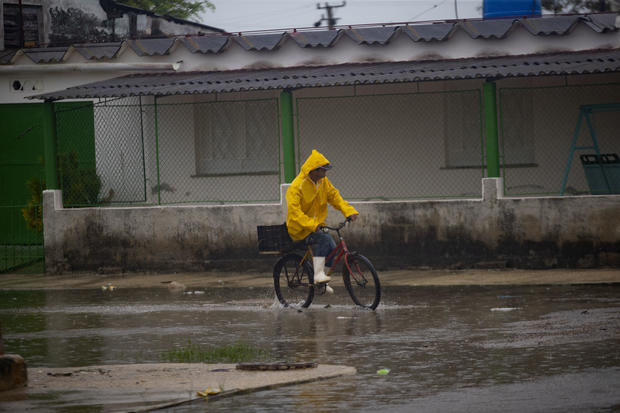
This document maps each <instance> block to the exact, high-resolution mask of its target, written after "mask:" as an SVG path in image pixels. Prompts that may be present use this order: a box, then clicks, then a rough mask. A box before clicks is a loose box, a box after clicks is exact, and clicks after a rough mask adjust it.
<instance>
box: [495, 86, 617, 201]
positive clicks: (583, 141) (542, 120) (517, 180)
mask: <svg viewBox="0 0 620 413" xmlns="http://www.w3.org/2000/svg"><path fill="white" fill-rule="evenodd" d="M614 103H615V104H618V105H616V106H617V107H616V109H615V110H614V108H613V106H614V105H610V106H609V107H608V109H609V110H606V111H602V112H596V111H594V112H593V113H591V115H590V120H591V126H592V128H590V127H589V126H588V124H587V122H586V121H582V122H581V127H580V128H579V130H578V131H577V133H576V132H575V131H576V128H577V123H578V119H579V116H580V107H581V106H582V105H592V104H596V105H600V104H614ZM499 111H500V133H501V142H500V148H501V166H502V176H503V177H504V185H505V193H506V195H511V196H528V195H560V194H566V195H589V194H590V193H591V192H592V188H590V187H589V185H588V181H587V176H586V170H585V168H584V167H583V165H582V163H581V160H580V155H583V154H595V153H596V152H595V148H594V146H595V145H594V143H595V142H596V143H597V144H598V145H597V146H598V149H599V151H600V153H603V154H607V153H616V154H618V153H620V136H619V131H620V84H617V83H616V84H599V85H596V84H593V85H574V86H568V85H567V86H561V87H531V88H503V89H499ZM575 137H576V138H577V139H576V141H575V143H576V145H574V146H575V147H577V148H578V149H576V150H574V151H571V146H572V143H573V141H574V138H575ZM579 148H582V149H579ZM569 162H570V164H569ZM569 165H570V168H569ZM618 168H620V165H618ZM619 185H620V183H619Z"/></svg>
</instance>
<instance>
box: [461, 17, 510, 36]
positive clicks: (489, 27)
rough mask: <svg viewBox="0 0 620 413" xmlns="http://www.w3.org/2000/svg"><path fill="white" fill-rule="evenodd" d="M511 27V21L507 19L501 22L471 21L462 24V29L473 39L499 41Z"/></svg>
mask: <svg viewBox="0 0 620 413" xmlns="http://www.w3.org/2000/svg"><path fill="white" fill-rule="evenodd" d="M512 27H513V21H512V20H509V19H501V20H472V21H466V22H463V29H465V31H466V32H467V34H469V35H470V36H471V37H472V38H473V39H478V38H480V37H481V38H483V39H490V38H495V39H501V38H503V37H505V36H506V34H508V32H509V31H510V29H512Z"/></svg>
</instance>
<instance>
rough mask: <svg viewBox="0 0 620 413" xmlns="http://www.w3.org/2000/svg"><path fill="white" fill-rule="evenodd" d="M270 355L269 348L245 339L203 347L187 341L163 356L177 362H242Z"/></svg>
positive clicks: (265, 357)
mask: <svg viewBox="0 0 620 413" xmlns="http://www.w3.org/2000/svg"><path fill="white" fill-rule="evenodd" d="M269 357H270V352H269V350H266V349H263V348H259V347H254V346H252V345H250V344H248V343H245V342H243V341H238V342H236V343H233V344H228V345H225V346H220V347H214V348H202V347H201V346H199V345H198V344H195V343H192V342H191V340H188V341H187V345H186V346H184V347H180V348H173V349H171V350H167V351H165V352H164V353H163V354H162V358H163V359H164V360H165V361H168V362H175V363H241V362H248V361H264V360H267V359H268V358H269Z"/></svg>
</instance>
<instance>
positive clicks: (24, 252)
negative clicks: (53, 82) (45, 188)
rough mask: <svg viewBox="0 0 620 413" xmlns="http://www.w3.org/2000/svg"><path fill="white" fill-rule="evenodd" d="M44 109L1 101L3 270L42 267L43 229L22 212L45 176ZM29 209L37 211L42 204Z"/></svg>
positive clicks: (0, 253) (0, 242)
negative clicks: (32, 225)
mask: <svg viewBox="0 0 620 413" xmlns="http://www.w3.org/2000/svg"><path fill="white" fill-rule="evenodd" d="M41 109H42V105H40V104H15V105H0V124H2V129H3V130H2V133H1V134H0V188H2V189H1V190H0V272H7V271H14V270H22V271H24V270H27V269H30V270H33V271H37V272H39V271H42V270H43V265H42V263H43V236H42V233H41V232H39V231H37V230H34V229H30V228H29V227H28V225H27V224H26V220H25V219H24V212H23V210H25V209H28V203H29V201H31V200H32V198H33V192H32V191H33V190H34V191H35V192H36V191H37V189H36V188H34V187H33V185H34V186H36V185H37V182H42V178H43V130H42V127H41V125H42V123H41V116H42V110H41ZM35 196H36V195H35ZM39 196H40V193H39ZM30 212H31V213H34V214H35V215H37V214H39V213H40V208H39V207H36V206H35V207H33V208H30ZM34 268H36V269H34Z"/></svg>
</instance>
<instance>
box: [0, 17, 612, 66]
mask: <svg viewBox="0 0 620 413" xmlns="http://www.w3.org/2000/svg"><path fill="white" fill-rule="evenodd" d="M617 16H618V14H617V13H604V14H591V15H571V16H544V17H535V18H528V17H520V18H508V19H487V20H476V19H474V20H460V21H451V22H438V23H431V24H429V23H421V24H405V25H403V24H394V25H386V26H379V27H348V28H346V29H337V30H325V29H318V30H306V31H294V32H280V33H269V34H245V35H244V34H239V35H233V34H208V35H195V36H185V37H181V38H180V40H181V41H179V42H178V44H181V45H183V46H185V47H186V48H187V49H188V50H189V51H191V52H193V53H196V52H200V53H205V54H206V53H220V52H222V51H224V50H225V49H227V48H228V47H229V46H230V44H231V42H232V41H233V40H234V41H235V42H236V43H238V44H239V45H240V46H241V47H243V48H244V49H245V50H247V51H272V50H275V49H277V48H278V47H280V45H281V44H282V43H284V42H285V41H286V40H287V39H289V38H290V39H293V40H294V41H295V43H296V44H297V45H298V46H299V47H303V48H312V47H333V46H335V45H336V44H337V43H338V42H339V41H340V39H341V38H342V35H343V34H344V33H346V34H347V36H348V37H350V38H351V39H353V40H354V41H355V42H357V43H358V44H360V45H387V44H389V43H390V42H391V41H393V40H394V39H395V38H396V37H398V36H402V33H404V34H406V35H407V36H408V37H409V38H410V39H411V40H413V41H415V42H432V41H447V40H449V39H450V38H451V37H452V36H453V35H454V33H455V32H457V31H458V30H463V31H465V32H466V33H467V34H468V35H469V36H470V37H471V38H473V39H491V38H495V39H503V38H506V37H509V36H510V33H511V32H513V31H514V30H516V28H517V27H519V26H523V27H524V28H525V29H526V30H528V31H529V32H530V33H531V34H533V35H535V36H549V35H560V36H561V35H566V34H568V33H569V32H570V31H571V30H572V29H573V28H574V27H575V26H577V25H579V24H583V25H585V27H587V28H589V29H591V30H593V31H594V32H596V33H607V32H610V31H617V30H618V28H616V25H615V24H616V23H615V22H616V18H617ZM175 41H176V39H175V38H164V39H138V40H126V41H125V42H126V43H125V44H128V45H129V46H130V47H131V48H132V49H133V50H134V51H135V52H136V53H137V54H138V55H139V56H155V55H166V54H169V53H171V50H172V49H173V47H174V44H175ZM121 45H122V44H121ZM73 47H74V48H75V49H77V50H78V51H79V52H80V53H81V54H82V55H83V56H84V57H85V58H87V59H91V58H95V59H102V58H109V57H110V56H114V54H113V53H117V52H118V50H119V49H116V51H114V47H115V46H112V44H109V43H108V44H104V45H102V46H101V47H102V48H101V49H99V46H98V45H93V44H90V45H74V46H73ZM66 51H67V48H38V49H23V50H22V52H23V53H25V54H26V55H28V56H29V57H30V58H31V59H32V60H33V61H34V62H35V63H50V62H61V61H62V59H63V58H64V55H65V53H66ZM0 63H2V64H10V63H12V60H11V59H2V60H0Z"/></svg>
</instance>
